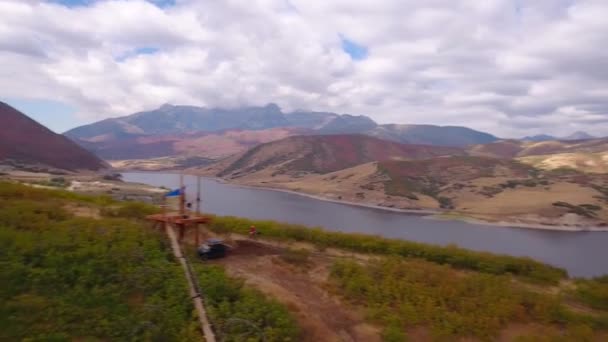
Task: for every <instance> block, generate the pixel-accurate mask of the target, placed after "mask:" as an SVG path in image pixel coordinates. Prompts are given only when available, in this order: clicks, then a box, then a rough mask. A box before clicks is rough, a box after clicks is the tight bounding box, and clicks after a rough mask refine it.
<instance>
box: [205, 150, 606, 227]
mask: <svg viewBox="0 0 608 342" xmlns="http://www.w3.org/2000/svg"><path fill="white" fill-rule="evenodd" d="M290 139H293V138H290ZM290 139H287V140H290ZM278 143H279V142H274V143H270V144H269V145H271V146H270V147H268V148H261V147H260V149H259V150H257V149H256V148H254V149H252V150H251V151H250V152H248V154H245V155H240V156H238V157H232V158H228V159H226V160H224V161H222V162H220V163H218V164H215V165H212V166H210V167H209V168H207V169H205V170H203V173H205V174H207V175H213V176H220V177H224V178H225V179H227V180H229V181H231V182H236V183H238V184H243V185H250V186H262V187H271V188H278V189H285V190H291V191H296V192H300V193H305V194H309V195H314V196H320V197H322V198H326V199H330V200H338V201H346V202H353V203H358V204H364V205H373V206H380V207H388V208H395V209H416V210H434V211H438V210H439V211H446V212H451V213H452V214H457V215H460V216H463V217H469V218H476V219H480V220H483V221H488V222H498V223H508V224H511V225H518V226H525V227H534V228H543V227H550V226H552V227H554V228H555V229H569V230H577V229H586V227H601V226H606V224H607V223H608V174H584V173H581V172H577V171H574V170H566V169H556V170H554V171H553V170H541V169H537V168H535V167H533V166H531V165H528V164H526V163H523V162H520V161H517V160H511V159H504V158H502V159H501V158H489V157H475V156H464V155H458V154H457V153H452V154H455V155H451V156H450V155H444V156H438V155H436V156H433V155H430V156H428V157H426V158H425V157H422V156H421V155H420V154H419V155H414V156H412V155H411V154H410V155H409V157H407V154H401V157H397V155H398V153H395V155H392V154H391V153H388V154H385V155H384V156H385V157H386V158H385V159H380V161H378V162H368V163H363V164H357V165H354V166H351V165H353V164H354V162H352V161H353V160H357V162H364V161H366V160H369V159H366V158H358V159H350V160H349V159H344V156H348V153H342V154H341V157H339V158H338V159H335V158H333V155H334V154H331V153H325V154H324V153H322V152H319V153H317V154H315V156H317V157H318V158H320V156H324V158H326V159H323V160H318V159H315V158H311V157H309V156H308V155H307V153H302V151H307V150H306V149H304V148H303V147H302V146H303V145H299V146H297V145H294V144H289V145H287V146H283V145H282V144H278ZM272 145H274V146H272ZM321 145H323V144H321ZM411 146H416V145H410V147H411ZM288 147H289V148H292V150H287V148H288ZM296 147H298V148H296ZM322 150H323V149H322V148H321V149H319V151H322ZM384 150H385V151H389V149H387V148H385V149H384ZM395 152H402V151H399V150H396V151H395ZM443 152H447V151H443ZM391 155H392V156H393V157H391ZM330 156H331V157H330ZM417 157H420V159H418V158H417ZM338 161H341V162H342V163H337V162H338ZM314 166H316V167H321V168H314ZM564 227H566V228H564Z"/></svg>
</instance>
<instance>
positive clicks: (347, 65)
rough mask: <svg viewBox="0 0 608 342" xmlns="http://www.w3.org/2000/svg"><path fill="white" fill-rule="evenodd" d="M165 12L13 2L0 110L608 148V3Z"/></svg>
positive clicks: (179, 8) (284, 2)
mask: <svg viewBox="0 0 608 342" xmlns="http://www.w3.org/2000/svg"><path fill="white" fill-rule="evenodd" d="M153 2H154V1H144V0H133V1H126V0H108V1H97V2H93V3H92V4H90V5H89V6H76V7H66V6H62V5H60V4H55V3H47V2H43V1H16V0H15V1H13V0H0V65H2V68H0V96H3V97H13V98H15V97H22V98H27V97H32V98H47V99H54V100H59V101H63V102H66V103H69V104H71V105H73V106H76V107H77V108H78V109H79V112H80V115H82V116H86V117H89V118H99V119H100V118H104V117H108V116H118V115H125V114H129V113H132V112H135V111H139V110H142V109H151V108H154V107H156V106H159V105H160V104H162V103H165V102H171V103H183V104H197V105H207V106H239V105H259V104H265V103H267V102H276V103H278V104H279V105H280V106H282V107H283V108H285V109H288V110H289V109H296V108H309V109H317V110H331V111H337V112H349V113H356V114H368V115H370V116H371V117H373V118H374V119H376V120H377V121H379V122H399V123H435V124H460V125H467V126H471V127H474V128H478V129H484V130H489V131H491V132H493V133H495V134H498V135H503V136H521V135H527V134H534V133H539V132H547V133H552V134H567V133H570V130H571V129H572V128H574V127H575V128H576V129H585V130H588V131H590V132H591V133H595V134H607V135H608V98H607V97H606V94H607V93H608V50H606V49H605V46H604V45H605V43H606V42H608V21H606V20H605V18H606V17H607V16H608V2H607V1H604V0H579V1H574V0H538V1H523V0H488V1H477V0H461V1H453V0H428V1H413V0H410V1H405V0H374V1H372V0H369V1H352V0H334V1H324V0H290V1H288V0H256V1H244V0H225V1H198V0H177V1H175V5H173V6H158V5H155V4H154V3H153ZM156 2H157V3H158V4H166V3H167V1H160V2H159V1H156ZM341 37H346V38H347V39H349V40H351V41H353V42H355V43H357V44H359V45H362V46H364V47H366V48H367V49H368V56H367V58H366V59H364V60H361V61H354V60H352V59H351V58H350V57H349V56H348V54H346V53H345V52H344V51H343V50H342V45H341V43H342V41H341ZM141 49H148V50H149V51H150V52H154V51H156V52H154V53H147V54H137V51H138V50H139V51H142V50H141ZM602 124H603V125H602Z"/></svg>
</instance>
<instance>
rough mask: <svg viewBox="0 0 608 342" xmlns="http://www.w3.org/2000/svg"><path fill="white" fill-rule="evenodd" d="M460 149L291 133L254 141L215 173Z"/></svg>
mask: <svg viewBox="0 0 608 342" xmlns="http://www.w3.org/2000/svg"><path fill="white" fill-rule="evenodd" d="M462 154H464V152H463V150H462V149H459V148H455V147H438V146H427V145H404V144H400V143H396V142H391V141H386V140H381V139H377V138H372V137H369V136H364V135H321V136H295V137H289V138H286V139H282V140H279V141H274V142H270V143H266V144H262V145H258V146H256V147H254V148H252V149H251V150H249V151H247V152H246V153H244V154H242V155H241V156H240V158H238V159H235V160H234V161H233V162H232V163H231V164H230V165H228V166H227V167H226V168H225V169H224V170H223V171H221V172H219V176H221V177H224V176H232V177H240V176H243V175H246V174H250V173H253V172H257V171H260V170H268V169H272V170H273V172H274V173H276V174H281V173H288V172H296V173H297V172H307V173H321V174H323V173H329V172H333V171H337V170H342V169H346V168H349V167H353V166H355V165H360V164H364V163H368V162H372V161H379V160H391V159H401V160H408V159H424V158H432V157H437V156H444V155H462Z"/></svg>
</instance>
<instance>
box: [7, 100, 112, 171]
mask: <svg viewBox="0 0 608 342" xmlns="http://www.w3.org/2000/svg"><path fill="white" fill-rule="evenodd" d="M0 118H1V119H2V125H0V162H4V163H9V161H10V163H13V164H23V165H41V166H46V167H52V168H57V169H62V170H100V169H103V168H105V167H107V165H106V164H105V162H103V161H102V160H101V159H99V158H98V157H96V156H95V155H94V154H92V153H91V152H89V151H87V150H85V149H84V148H82V147H80V146H78V145H77V144H75V143H74V142H73V141H71V140H70V139H68V138H66V137H64V136H62V135H60V134H56V133H54V132H52V131H51V130H49V129H48V128H46V127H44V126H42V125H41V124H39V123H37V122H36V121H34V120H32V119H30V118H29V117H27V116H26V115H25V114H23V113H21V112H19V111H18V110H16V109H15V108H13V107H11V106H9V105H7V104H6V103H3V102H0Z"/></svg>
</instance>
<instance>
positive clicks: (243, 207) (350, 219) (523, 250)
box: [123, 172, 608, 277]
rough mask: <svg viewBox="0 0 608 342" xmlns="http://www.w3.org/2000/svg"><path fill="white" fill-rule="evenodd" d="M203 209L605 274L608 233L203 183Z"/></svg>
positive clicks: (132, 175) (175, 180)
mask: <svg viewBox="0 0 608 342" xmlns="http://www.w3.org/2000/svg"><path fill="white" fill-rule="evenodd" d="M123 179H124V180H125V181H129V182H138V183H145V184H150V185H154V186H166V187H168V188H172V189H173V188H177V187H179V176H178V175H177V174H171V173H152V172H148V173H140V172H129V173H123ZM185 184H186V187H187V188H186V189H187V190H186V192H187V193H188V198H189V200H190V201H194V199H195V198H196V179H195V177H190V176H185ZM201 197H202V209H203V211H205V212H209V213H213V214H217V215H234V216H241V217H247V218H251V219H269V220H276V221H283V222H290V223H298V224H304V225H308V226H322V227H324V228H325V229H327V230H336V231H342V232H357V233H366V234H374V235H381V236H384V237H389V238H398V239H406V240H411V241H418V242H426V243H433V244H439V245H446V244H456V245H458V246H461V247H465V248H469V249H473V250H479V251H489V252H494V253H501V254H510V255H516V256H529V257H532V258H534V259H537V260H540V261H543V262H546V263H549V264H552V265H556V266H559V267H563V268H565V269H567V270H568V272H569V273H570V275H572V276H579V277H590V276H597V275H602V274H608V232H560V231H544V230H534V229H521V228H506V227H495V226H486V225H478V224H470V223H465V222H459V221H443V220H433V219H428V218H424V217H422V216H417V215H408V214H404V213H398V212H391V211H386V210H381V209H373V208H364V207H357V206H351V205H346V204H339V203H332V202H325V201H321V200H316V199H313V198H308V197H304V196H299V195H296V194H290V193H284V192H278V191H272V190H263V189H251V188H244V187H239V186H235V185H230V184H223V183H219V182H217V181H215V180H211V179H203V181H202V196H201Z"/></svg>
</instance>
